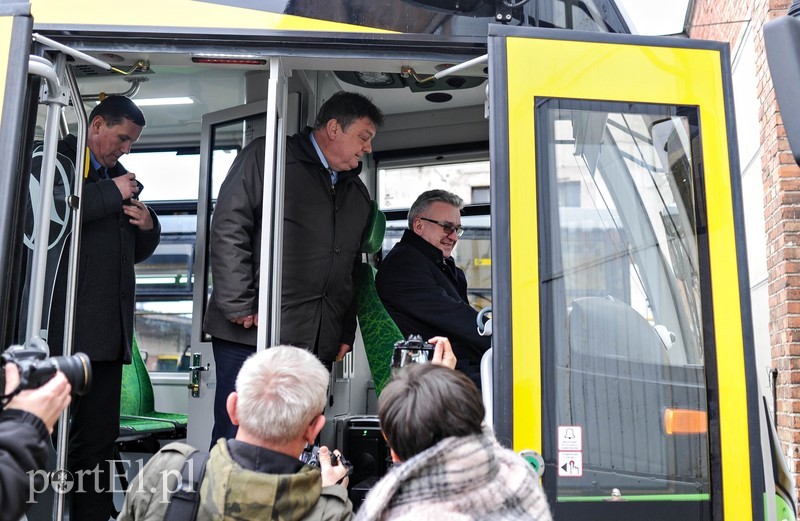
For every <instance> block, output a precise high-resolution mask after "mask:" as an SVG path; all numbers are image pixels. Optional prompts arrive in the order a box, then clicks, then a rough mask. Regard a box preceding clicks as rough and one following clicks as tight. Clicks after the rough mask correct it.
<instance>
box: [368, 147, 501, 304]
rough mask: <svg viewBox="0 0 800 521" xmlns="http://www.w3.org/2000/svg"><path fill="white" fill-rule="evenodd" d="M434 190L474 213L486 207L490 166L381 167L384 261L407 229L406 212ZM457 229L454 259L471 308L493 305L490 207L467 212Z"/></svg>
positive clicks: (469, 163) (467, 163) (465, 163)
mask: <svg viewBox="0 0 800 521" xmlns="http://www.w3.org/2000/svg"><path fill="white" fill-rule="evenodd" d="M433 189H442V190H447V191H449V192H453V193H454V194H456V195H458V196H459V197H461V198H462V199H464V204H465V205H467V206H470V205H472V208H470V209H473V208H475V206H474V205H479V204H484V205H485V204H486V203H488V202H489V162H488V161H486V160H481V161H463V162H456V163H446V164H433V165H431V164H412V165H402V164H397V165H396V166H394V165H393V166H381V165H379V168H378V204H379V206H380V208H381V210H383V211H384V212H387V214H389V219H388V220H387V223H386V236H385V239H384V241H383V249H382V252H383V255H384V256H385V255H386V254H387V253H389V250H391V249H392V247H393V246H394V245H395V244H396V243H397V242H398V241H399V240H400V238H401V237H402V236H403V232H404V231H405V230H406V229H407V228H408V223H407V219H406V216H407V212H408V209H409V208H410V207H411V205H412V204H413V203H414V201H415V200H416V198H417V197H418V196H419V194H421V193H422V192H424V191H426V190H433ZM395 210H400V211H395ZM399 215H402V217H399ZM461 224H462V225H463V226H464V235H462V236H461V237H460V238H459V240H458V245H457V246H456V249H455V250H454V251H453V258H454V259H455V261H456V265H457V266H458V267H459V268H461V269H462V270H464V274H465V275H466V277H467V287H468V288H469V290H468V297H469V301H470V304H472V306H473V307H474V308H475V309H481V308H484V307H487V306H491V305H492V256H491V249H492V241H491V220H490V216H489V207H488V205H485V206H482V207H479V209H478V211H475V212H472V211H470V212H465V215H463V216H462V218H461Z"/></svg>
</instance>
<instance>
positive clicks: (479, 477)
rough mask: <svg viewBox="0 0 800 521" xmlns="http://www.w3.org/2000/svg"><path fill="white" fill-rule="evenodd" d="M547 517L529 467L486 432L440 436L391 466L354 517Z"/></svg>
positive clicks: (363, 520) (361, 520)
mask: <svg viewBox="0 0 800 521" xmlns="http://www.w3.org/2000/svg"><path fill="white" fill-rule="evenodd" d="M398 519H408V520H413V521H428V520H431V521H444V520H456V519H458V520H465V521H466V520H476V519H493V520H494V519H496V520H501V519H503V520H506V519H507V520H512V519H513V520H530V521H533V520H538V521H550V519H551V516H550V510H549V507H548V505H547V499H546V498H545V495H544V491H543V490H542V487H541V486H540V484H539V481H538V478H537V477H536V476H535V474H534V472H533V468H532V467H531V466H530V465H529V464H528V463H527V462H526V461H525V460H523V459H522V457H520V456H519V455H518V454H516V453H515V452H513V451H511V450H508V449H506V448H503V447H501V446H500V444H499V443H497V440H495V438H494V436H492V435H491V434H488V433H484V434H480V435H474V436H465V437H459V438H446V439H444V440H442V441H441V442H439V443H437V444H436V445H434V446H433V447H431V448H429V449H427V450H425V451H423V452H421V453H420V454H417V455H416V456H414V457H413V458H411V459H409V460H408V461H405V462H403V463H401V464H399V465H395V466H394V467H392V469H391V471H390V472H389V473H388V474H387V475H386V476H385V477H384V478H383V479H381V481H380V482H379V483H378V484H377V485H376V486H375V487H374V488H373V489H372V490H371V491H370V493H369V495H367V498H366V499H365V501H364V504H363V505H362V506H361V509H360V510H359V511H358V515H357V517H356V520H357V521H386V520H398Z"/></svg>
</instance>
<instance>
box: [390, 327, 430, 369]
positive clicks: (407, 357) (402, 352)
mask: <svg viewBox="0 0 800 521" xmlns="http://www.w3.org/2000/svg"><path fill="white" fill-rule="evenodd" d="M433 350H434V347H433V344H429V343H427V342H425V341H423V340H422V337H421V336H419V335H408V339H406V340H400V341H399V342H396V343H395V344H394V353H393V355H392V367H394V368H400V367H405V366H407V365H411V364H427V363H428V362H430V361H431V359H432V358H433Z"/></svg>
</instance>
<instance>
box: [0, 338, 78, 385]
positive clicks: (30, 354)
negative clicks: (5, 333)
mask: <svg viewBox="0 0 800 521" xmlns="http://www.w3.org/2000/svg"><path fill="white" fill-rule="evenodd" d="M37 340H38V342H37ZM31 344H32V345H29V346H11V347H9V348H8V349H7V350H6V351H5V352H4V353H3V354H2V356H0V365H2V366H5V365H6V364H7V363H9V362H11V363H14V364H16V366H17V367H18V368H19V389H20V390H23V389H36V388H37V387H40V386H41V385H43V384H44V383H45V382H47V381H48V380H50V379H51V378H52V377H53V376H55V374H56V372H57V371H61V372H62V373H64V376H66V377H67V381H68V382H69V383H70V385H71V386H72V392H73V393H74V394H77V395H79V396H82V395H84V394H86V393H87V392H89V387H91V385H92V366H91V363H90V362H89V357H88V356H87V355H86V354H84V353H76V354H74V355H72V356H53V357H49V358H48V357H47V346H46V345H43V344H44V341H43V340H41V339H34V341H32V342H31Z"/></svg>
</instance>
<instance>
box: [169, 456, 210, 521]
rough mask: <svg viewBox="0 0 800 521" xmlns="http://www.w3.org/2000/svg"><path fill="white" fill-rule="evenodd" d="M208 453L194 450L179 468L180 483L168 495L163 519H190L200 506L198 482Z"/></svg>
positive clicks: (203, 472)
mask: <svg viewBox="0 0 800 521" xmlns="http://www.w3.org/2000/svg"><path fill="white" fill-rule="evenodd" d="M208 456H209V453H208V452H205V451H202V452H201V451H198V450H195V451H194V452H193V453H191V454H190V455H189V457H187V458H186V460H185V461H184V462H183V467H182V468H181V483H180V486H179V487H178V489H177V490H176V491H175V492H173V493H172V495H170V497H169V505H167V512H166V513H165V514H164V521H192V520H194V519H197V510H198V508H199V507H200V483H202V482H203V476H205V474H206V463H207V462H208Z"/></svg>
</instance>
